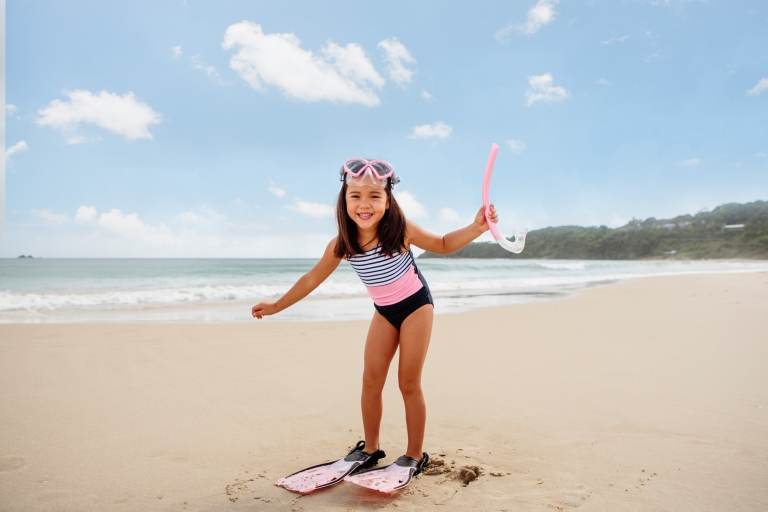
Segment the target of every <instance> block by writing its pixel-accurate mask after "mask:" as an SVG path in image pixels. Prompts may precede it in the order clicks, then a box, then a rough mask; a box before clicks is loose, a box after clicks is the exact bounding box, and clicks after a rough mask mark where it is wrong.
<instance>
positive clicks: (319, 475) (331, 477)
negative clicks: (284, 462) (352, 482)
mask: <svg viewBox="0 0 768 512" xmlns="http://www.w3.org/2000/svg"><path fill="white" fill-rule="evenodd" d="M363 448H365V441H359V442H358V443H357V444H356V445H355V447H354V448H353V449H352V451H351V452H349V453H348V454H347V456H346V457H344V458H343V459H340V460H337V461H336V462H326V463H325V464H318V465H317V466H312V467H309V468H307V469H302V470H301V471H298V472H296V473H294V474H292V475H289V476H287V477H285V478H281V479H280V480H278V481H277V482H275V485H278V486H280V487H284V488H285V489H288V490H289V491H294V492H298V493H301V494H307V493H310V492H312V491H316V490H318V489H323V488H325V487H330V486H332V485H336V484H338V483H341V482H342V481H343V480H344V477H346V476H349V475H351V474H353V473H355V472H357V471H362V470H364V469H367V468H371V467H373V466H375V465H376V464H377V463H378V462H379V459H382V458H384V457H386V454H385V453H384V452H383V451H381V450H376V451H375V452H374V453H365V452H364V451H363Z"/></svg>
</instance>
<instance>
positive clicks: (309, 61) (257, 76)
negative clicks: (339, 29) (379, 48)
mask: <svg viewBox="0 0 768 512" xmlns="http://www.w3.org/2000/svg"><path fill="white" fill-rule="evenodd" d="M221 45H222V47H223V48H224V49H225V50H230V49H236V50H237V53H236V54H235V55H233V56H232V58H230V60H229V65H230V67H231V68H232V69H233V70H235V71H236V72H237V73H238V74H239V75H240V76H241V77H242V78H243V80H245V81H246V82H247V83H248V85H250V86H251V87H253V88H254V89H256V90H258V91H261V90H263V89H264V84H266V85H273V86H275V87H277V88H278V89H280V90H281V91H282V93H283V94H284V95H285V96H287V97H289V98H293V99H296V100H300V101H306V102H315V101H324V100H325V101H332V102H341V103H362V104H363V105H367V106H375V105H378V104H379V97H378V96H377V95H376V94H375V93H374V91H373V90H372V87H378V88H380V87H382V86H383V85H384V79H383V78H382V77H381V76H380V75H379V74H378V73H377V72H376V70H375V69H374V67H373V64H371V62H370V61H369V60H368V58H367V57H366V55H365V51H364V50H363V48H362V47H361V46H360V45H358V44H355V43H350V44H348V45H347V46H345V47H341V46H339V45H337V44H335V43H333V42H328V43H327V44H326V46H324V47H323V48H322V49H321V53H322V56H320V55H315V54H314V53H312V52H311V51H308V50H304V49H302V48H301V42H300V41H299V38H298V37H296V36H295V35H294V34H293V33H288V34H265V33H264V32H263V31H262V29H261V26H260V25H257V24H256V23H253V22H251V21H241V22H240V23H235V24H233V25H230V26H229V27H227V30H226V31H225V33H224V41H223V42H222V43H221Z"/></svg>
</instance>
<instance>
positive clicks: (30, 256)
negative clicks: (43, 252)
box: [19, 254, 34, 259]
mask: <svg viewBox="0 0 768 512" xmlns="http://www.w3.org/2000/svg"><path fill="white" fill-rule="evenodd" d="M19 258H25V259H26V258H30V259H34V258H33V256H32V255H31V254H30V255H29V256H24V255H23V254H22V255H21V256H19Z"/></svg>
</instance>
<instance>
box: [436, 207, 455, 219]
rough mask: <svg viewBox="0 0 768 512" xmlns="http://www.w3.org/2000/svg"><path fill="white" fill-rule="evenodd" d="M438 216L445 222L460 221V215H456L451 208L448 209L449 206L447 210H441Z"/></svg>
mask: <svg viewBox="0 0 768 512" xmlns="http://www.w3.org/2000/svg"><path fill="white" fill-rule="evenodd" d="M437 216H438V217H439V218H440V220H444V221H448V222H455V221H457V220H459V214H458V213H456V212H455V211H454V210H452V209H451V208H448V207H447V206H446V207H445V208H440V211H439V212H438V213H437Z"/></svg>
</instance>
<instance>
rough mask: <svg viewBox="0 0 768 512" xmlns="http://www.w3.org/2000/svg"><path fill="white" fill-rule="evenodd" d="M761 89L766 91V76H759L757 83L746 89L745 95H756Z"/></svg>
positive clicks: (767, 89) (767, 87) (767, 86)
mask: <svg viewBox="0 0 768 512" xmlns="http://www.w3.org/2000/svg"><path fill="white" fill-rule="evenodd" d="M763 91H768V78H761V79H760V81H759V82H757V85H755V86H754V87H753V88H751V89H750V90H748V91H747V96H757V95H759V94H761V93H762V92H763Z"/></svg>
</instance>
